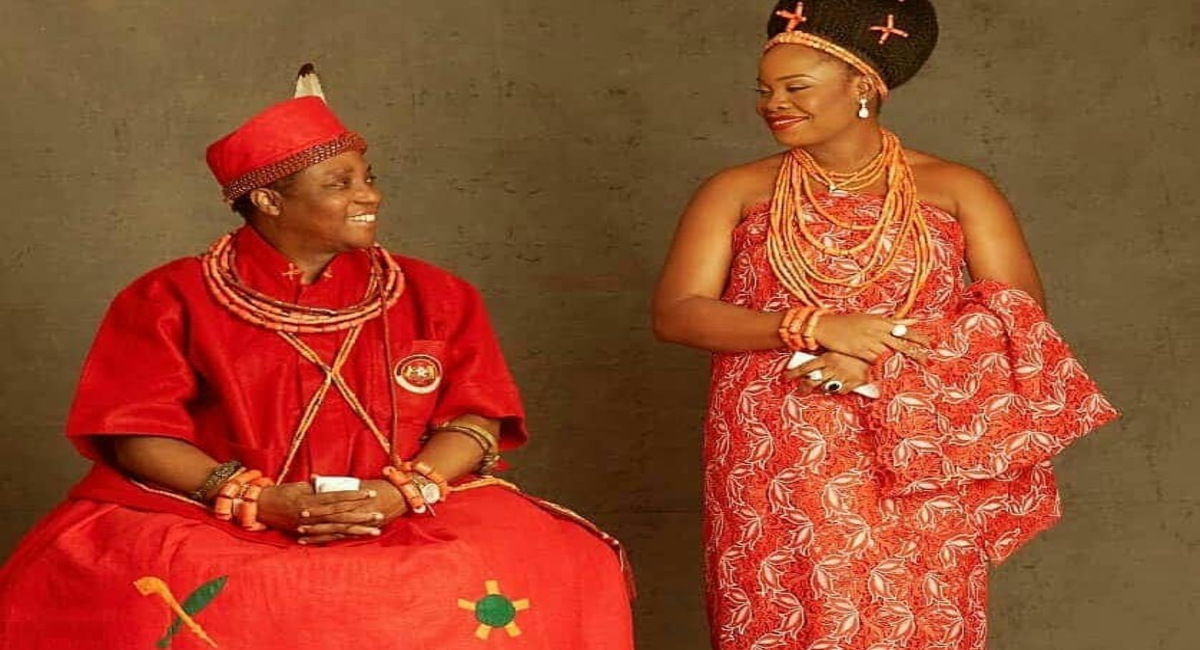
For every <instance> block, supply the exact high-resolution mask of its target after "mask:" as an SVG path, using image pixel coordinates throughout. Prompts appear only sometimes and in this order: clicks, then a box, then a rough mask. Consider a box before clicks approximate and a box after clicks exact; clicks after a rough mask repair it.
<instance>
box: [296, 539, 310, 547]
mask: <svg viewBox="0 0 1200 650" xmlns="http://www.w3.org/2000/svg"><path fill="white" fill-rule="evenodd" d="M297 543H298V544H300V545H301V546H308V542H307V541H306V540H303V539H302V540H299V541H298V542H297Z"/></svg>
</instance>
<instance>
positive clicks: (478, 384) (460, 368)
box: [432, 280, 529, 450]
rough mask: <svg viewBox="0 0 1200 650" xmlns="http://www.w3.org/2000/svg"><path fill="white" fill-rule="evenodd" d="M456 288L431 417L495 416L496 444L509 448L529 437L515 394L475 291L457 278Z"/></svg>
mask: <svg viewBox="0 0 1200 650" xmlns="http://www.w3.org/2000/svg"><path fill="white" fill-rule="evenodd" d="M458 289H459V290H458V295H457V296H455V301H454V302H455V303H456V304H453V305H452V306H451V309H452V310H453V317H452V320H451V323H450V326H449V328H448V331H447V332H446V348H447V349H446V364H445V366H446V367H445V378H444V380H443V387H442V390H441V394H440V395H439V397H438V403H437V406H436V407H435V408H434V414H433V418H432V420H433V421H434V422H445V421H446V420H450V419H452V418H455V417H458V416H460V415H467V414H471V415H479V416H482V417H486V418H492V419H496V420H500V421H501V429H500V448H501V449H505V450H507V449H514V448H516V447H519V446H521V445H522V444H524V443H525V441H526V440H527V439H528V437H529V434H528V432H527V431H526V429H525V409H524V407H523V406H522V405H521V397H520V393H519V392H518V391H517V385H516V382H514V381H513V378H512V374H511V373H510V372H509V370H508V364H507V363H506V362H505V361H504V354H503V353H502V352H501V350H500V343H499V342H498V341H497V340H496V334H495V332H494V331H493V330H492V325H491V322H490V321H489V319H488V314H487V310H486V309H485V308H484V305H483V299H482V298H481V297H480V295H479V292H478V291H477V290H476V289H475V288H474V287H472V286H471V285H469V284H467V283H466V282H463V281H461V280H459V281H458Z"/></svg>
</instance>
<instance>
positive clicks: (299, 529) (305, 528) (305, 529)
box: [296, 526, 308, 535]
mask: <svg viewBox="0 0 1200 650" xmlns="http://www.w3.org/2000/svg"><path fill="white" fill-rule="evenodd" d="M296 532H297V533H300V534H301V535H303V534H304V533H307V532H308V526H297V527H296Z"/></svg>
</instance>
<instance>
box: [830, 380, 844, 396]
mask: <svg viewBox="0 0 1200 650" xmlns="http://www.w3.org/2000/svg"><path fill="white" fill-rule="evenodd" d="M843 386H845V384H843V383H842V382H840V381H838V380H836V379H830V380H829V381H827V382H825V392H826V393H829V394H830V395H832V394H834V393H838V392H841V390H842V387H843Z"/></svg>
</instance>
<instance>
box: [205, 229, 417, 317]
mask: <svg viewBox="0 0 1200 650" xmlns="http://www.w3.org/2000/svg"><path fill="white" fill-rule="evenodd" d="M367 254H368V255H369V256H370V263H371V277H370V280H369V281H368V282H367V290H366V294H365V295H364V296H363V299H362V300H361V301H360V302H359V303H358V304H356V305H353V306H351V307H347V308H345V309H328V308H324V307H310V306H306V305H297V304H294V303H290V302H286V301H283V300H276V299H275V298H272V297H270V296H267V295H265V294H262V293H260V292H258V291H255V290H254V289H251V288H250V287H248V286H246V285H245V284H243V283H242V281H241V279H240V278H238V275H237V271H236V269H235V266H234V261H235V254H234V250H233V235H231V234H229V235H225V236H224V237H221V238H220V239H218V240H217V241H216V242H215V243H214V244H213V245H212V247H211V248H210V249H209V250H208V253H206V254H205V255H203V256H202V257H201V261H202V262H203V266H204V280H205V282H206V283H207V284H208V288H209V291H210V292H211V293H212V295H213V298H215V299H216V300H217V302H219V303H221V305H223V306H224V307H225V308H226V309H228V310H229V311H231V312H233V313H234V314H235V315H236V316H238V317H239V318H241V319H242V320H245V321H247V322H249V323H252V324H254V325H257V326H259V327H265V328H267V329H269V330H274V331H277V332H288V333H291V334H321V333H325V332H339V331H342V330H347V329H350V328H352V327H354V326H356V325H361V324H363V323H365V322H367V321H369V320H372V319H374V318H378V317H379V315H380V314H382V313H384V312H385V311H387V309H388V308H389V307H391V306H392V305H394V304H395V303H396V301H397V300H399V299H400V295H401V294H402V293H404V275H403V274H402V273H401V272H400V267H399V265H397V264H396V261H395V260H394V259H392V256H391V255H388V253H387V251H385V250H384V249H383V247H382V246H379V245H378V244H376V245H375V246H372V247H371V248H370V249H368V251H367Z"/></svg>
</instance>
